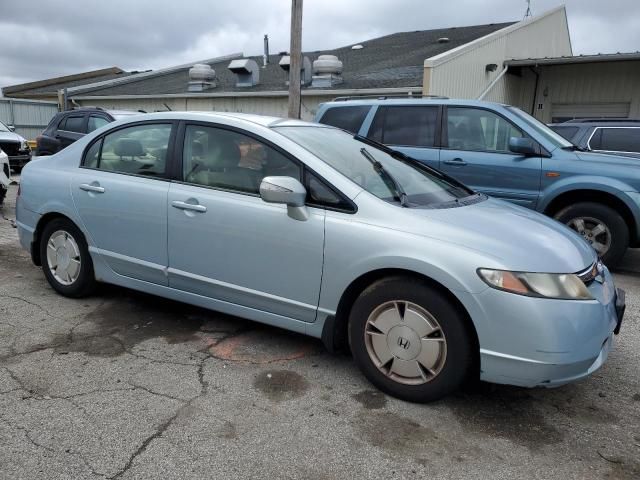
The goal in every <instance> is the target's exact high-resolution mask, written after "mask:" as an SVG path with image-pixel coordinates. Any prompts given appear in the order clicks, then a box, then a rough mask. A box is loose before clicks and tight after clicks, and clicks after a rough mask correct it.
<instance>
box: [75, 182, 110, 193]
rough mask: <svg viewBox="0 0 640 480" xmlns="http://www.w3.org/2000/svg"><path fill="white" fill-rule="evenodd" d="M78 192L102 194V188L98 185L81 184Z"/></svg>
mask: <svg viewBox="0 0 640 480" xmlns="http://www.w3.org/2000/svg"><path fill="white" fill-rule="evenodd" d="M80 190H84V191H85V192H94V193H104V187H101V186H99V185H90V184H88V183H81V184H80Z"/></svg>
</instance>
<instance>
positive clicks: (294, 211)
mask: <svg viewBox="0 0 640 480" xmlns="http://www.w3.org/2000/svg"><path fill="white" fill-rule="evenodd" d="M260 198H262V200H264V201H265V202H267V203H280V204H284V205H286V206H287V214H288V215H289V216H290V217H291V218H294V219H295V220H303V221H304V220H307V219H308V218H309V212H308V210H307V207H306V206H305V200H306V198H307V190H306V188H304V185H302V184H301V183H300V181H299V180H296V179H295V178H293V177H264V178H263V179H262V183H260Z"/></svg>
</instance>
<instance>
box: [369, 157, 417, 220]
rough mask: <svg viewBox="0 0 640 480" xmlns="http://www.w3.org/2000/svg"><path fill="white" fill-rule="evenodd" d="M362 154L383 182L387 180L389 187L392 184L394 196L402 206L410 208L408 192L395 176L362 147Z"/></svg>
mask: <svg viewBox="0 0 640 480" xmlns="http://www.w3.org/2000/svg"><path fill="white" fill-rule="evenodd" d="M360 153H361V154H362V156H363V157H364V158H366V159H367V160H369V162H371V165H373V169H374V170H375V171H376V173H377V174H378V175H380V177H381V178H382V180H383V181H384V180H385V179H386V180H387V181H385V182H384V183H386V184H387V186H389V184H391V185H390V186H391V188H392V189H393V194H394V195H395V197H396V198H397V199H399V200H400V206H401V207H404V208H409V203H408V201H407V198H408V197H407V192H405V191H404V189H403V188H402V187H401V186H400V184H399V183H398V181H397V180H396V179H395V178H393V175H391V174H390V173H389V171H388V170H386V169H385V168H384V166H383V165H382V164H381V163H380V162H379V161H378V160H376V159H375V158H373V155H371V154H370V153H369V151H368V150H367V149H366V148H364V147H362V148H361V149H360Z"/></svg>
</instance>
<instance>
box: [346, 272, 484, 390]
mask: <svg viewBox="0 0 640 480" xmlns="http://www.w3.org/2000/svg"><path fill="white" fill-rule="evenodd" d="M349 344H350V346H351V351H352V353H353V356H354V359H355V361H356V363H357V364H358V366H359V367H360V369H361V370H362V372H363V373H364V375H365V376H366V377H367V378H368V379H369V381H370V382H371V383H373V384H374V385H375V386H377V387H378V388H379V389H380V390H382V391H384V392H386V393H388V394H389V395H392V396H394V397H398V398H401V399H403V400H408V401H411V402H431V401H433V400H437V399H439V398H442V397H443V396H445V395H447V394H449V393H451V392H453V391H455V390H457V389H458V388H459V387H460V386H461V385H462V383H463V382H464V381H465V380H466V378H467V377H468V374H469V373H470V372H471V366H472V363H473V358H474V356H473V352H472V342H471V335H470V332H469V331H468V329H467V327H466V324H465V320H464V318H463V315H462V314H461V313H460V311H459V310H458V309H457V308H456V307H455V306H454V305H452V304H451V302H450V301H449V300H448V299H447V298H446V297H445V296H443V295H442V293H441V292H439V291H438V290H437V289H435V288H433V287H432V286H430V285H429V284H427V283H426V282H423V281H420V280H416V279H410V278H406V277H389V278H386V279H382V280H380V281H378V282H376V283H374V284H372V285H371V286H370V287H368V288H367V289H366V290H365V291H364V292H362V294H361V295H360V296H359V297H358V299H357V300H356V301H355V303H354V305H353V308H352V309H351V314H350V316H349Z"/></svg>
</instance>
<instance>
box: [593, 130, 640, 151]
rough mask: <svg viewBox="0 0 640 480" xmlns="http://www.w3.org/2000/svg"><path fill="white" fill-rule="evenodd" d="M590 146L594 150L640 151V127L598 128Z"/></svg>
mask: <svg viewBox="0 0 640 480" xmlns="http://www.w3.org/2000/svg"><path fill="white" fill-rule="evenodd" d="M589 147H590V148H591V149H592V150H608V151H611V152H635V153H640V128H629V127H606V128H596V130H595V132H594V134H593V136H592V137H591V140H590V141H589Z"/></svg>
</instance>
